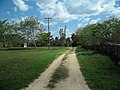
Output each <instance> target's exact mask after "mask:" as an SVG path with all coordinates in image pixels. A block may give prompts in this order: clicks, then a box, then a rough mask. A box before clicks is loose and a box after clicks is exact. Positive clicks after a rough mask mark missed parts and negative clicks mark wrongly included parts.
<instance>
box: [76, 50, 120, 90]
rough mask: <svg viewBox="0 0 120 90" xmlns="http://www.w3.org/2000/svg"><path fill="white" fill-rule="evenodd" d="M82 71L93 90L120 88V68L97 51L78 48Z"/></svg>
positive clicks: (119, 89) (117, 89) (114, 89)
mask: <svg viewBox="0 0 120 90" xmlns="http://www.w3.org/2000/svg"><path fill="white" fill-rule="evenodd" d="M76 53H77V58H78V60H79V63H80V66H81V70H82V73H83V75H84V77H85V80H86V81H87V84H88V85H89V87H90V88H91V89H92V90H120V68H118V67H117V66H116V65H114V63H113V62H112V60H111V59H110V58H109V57H107V56H105V55H101V54H99V53H97V52H94V51H90V50H85V49H83V48H77V51H76Z"/></svg>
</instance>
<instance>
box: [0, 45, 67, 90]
mask: <svg viewBox="0 0 120 90" xmlns="http://www.w3.org/2000/svg"><path fill="white" fill-rule="evenodd" d="M67 49H68V48H64V47H62V48H61V47H56V48H55V47H54V48H53V47H52V48H51V49H50V50H48V49H47V48H37V49H36V50H34V49H29V50H2V51H0V90H18V89H21V88H23V87H26V86H28V84H29V83H30V82H32V81H33V80H34V79H36V78H37V77H38V76H39V75H40V73H42V72H43V71H44V70H45V68H47V67H48V66H49V64H51V63H52V61H53V60H54V59H55V58H56V57H58V56H59V55H60V54H61V53H63V52H65V51H66V50H67Z"/></svg>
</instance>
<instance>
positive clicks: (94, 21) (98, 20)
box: [89, 18, 101, 24]
mask: <svg viewBox="0 0 120 90" xmlns="http://www.w3.org/2000/svg"><path fill="white" fill-rule="evenodd" d="M100 20H101V19H100V18H97V19H95V20H91V21H90V22H89V24H95V23H97V22H100Z"/></svg>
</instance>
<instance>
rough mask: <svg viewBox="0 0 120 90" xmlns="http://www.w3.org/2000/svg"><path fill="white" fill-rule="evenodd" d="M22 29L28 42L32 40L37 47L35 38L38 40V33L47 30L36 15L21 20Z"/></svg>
mask: <svg viewBox="0 0 120 90" xmlns="http://www.w3.org/2000/svg"><path fill="white" fill-rule="evenodd" d="M20 29H21V31H22V35H23V36H24V38H25V39H26V40H27V43H29V41H31V42H33V44H34V46H35V47H36V42H35V40H36V35H37V33H41V32H43V31H44V30H45V29H44V27H43V25H42V24H41V23H40V22H39V20H38V19H37V18H36V17H34V16H32V17H28V18H26V19H25V20H23V21H21V22H20Z"/></svg>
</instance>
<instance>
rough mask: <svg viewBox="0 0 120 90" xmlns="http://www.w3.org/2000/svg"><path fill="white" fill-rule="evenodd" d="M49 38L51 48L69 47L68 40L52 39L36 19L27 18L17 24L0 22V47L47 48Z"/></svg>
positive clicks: (64, 38)
mask: <svg viewBox="0 0 120 90" xmlns="http://www.w3.org/2000/svg"><path fill="white" fill-rule="evenodd" d="M49 36H50V44H51V46H69V45H71V40H70V38H66V37H60V38H58V37H55V38H53V35H51V33H50V32H47V31H46V29H45V27H44V26H43V24H42V23H40V21H39V20H38V18H37V17H34V16H31V17H27V18H26V19H24V20H21V21H18V22H15V21H10V20H0V47H8V48H10V47H32V46H34V47H37V46H47V45H48V37H49Z"/></svg>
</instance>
